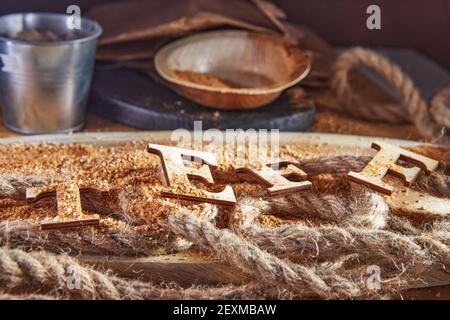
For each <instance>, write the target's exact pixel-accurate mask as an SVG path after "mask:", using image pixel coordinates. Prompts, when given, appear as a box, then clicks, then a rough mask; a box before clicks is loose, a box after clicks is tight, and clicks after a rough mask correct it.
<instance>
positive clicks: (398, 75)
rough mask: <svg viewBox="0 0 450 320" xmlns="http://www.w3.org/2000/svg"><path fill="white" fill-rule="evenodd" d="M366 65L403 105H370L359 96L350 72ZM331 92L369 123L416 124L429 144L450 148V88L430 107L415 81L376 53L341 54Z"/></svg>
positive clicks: (431, 103)
mask: <svg viewBox="0 0 450 320" xmlns="http://www.w3.org/2000/svg"><path fill="white" fill-rule="evenodd" d="M359 64H364V65H366V66H368V67H370V68H372V69H373V70H375V71H376V72H377V73H379V74H380V75H381V76H383V78H384V79H385V80H386V81H387V82H388V83H389V84H390V85H391V86H392V87H393V88H394V90H395V91H396V92H397V94H398V96H399V98H400V105H396V104H377V103H373V102H370V101H366V100H365V99H363V98H362V97H360V96H359V95H358V93H357V92H355V91H354V90H353V89H352V87H351V85H350V81H349V72H350V71H351V70H352V69H353V68H355V67H356V66H357V65H359ZM330 84H331V88H332V90H333V91H334V92H335V94H336V96H337V98H338V101H339V102H340V107H342V108H343V110H344V111H346V112H348V113H350V114H352V115H354V116H357V117H361V118H364V119H368V120H380V121H384V122H389V123H402V122H405V121H411V122H413V123H414V124H415V125H416V127H417V129H418V131H419V132H420V134H421V135H422V136H423V137H424V138H425V139H428V140H432V141H434V142H439V143H442V144H446V145H448V144H450V136H449V135H448V133H446V130H448V129H450V120H449V119H450V108H449V107H447V105H448V104H449V103H450V87H448V88H446V89H444V90H442V91H440V92H439V93H437V94H436V95H435V97H434V98H433V99H432V100H431V102H430V103H427V102H426V101H425V100H424V99H423V98H422V96H421V94H420V92H419V90H418V89H417V88H416V87H415V86H414V83H413V82H412V80H411V78H410V77H409V76H408V75H407V74H405V73H404V72H403V71H402V70H401V69H400V68H399V67H398V66H397V65H395V64H393V63H392V62H390V61H389V60H388V59H386V58H385V57H383V56H382V55H380V54H378V53H375V52H374V51H370V50H366V49H362V48H354V49H351V50H349V51H347V52H345V53H343V54H341V55H340V56H339V57H338V59H337V60H336V62H335V63H334V65H333V69H332V76H331V82H330Z"/></svg>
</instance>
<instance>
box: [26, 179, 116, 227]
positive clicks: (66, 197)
mask: <svg viewBox="0 0 450 320" xmlns="http://www.w3.org/2000/svg"><path fill="white" fill-rule="evenodd" d="M92 191H94V192H100V193H102V194H105V193H108V188H107V186H106V184H104V185H102V186H97V187H93V186H91V185H89V186H80V187H79V186H78V184H77V183H74V182H71V181H58V182H54V183H53V184H50V185H47V186H43V187H39V188H28V189H27V190H26V200H27V202H36V201H39V200H41V199H44V198H48V197H53V196H55V195H56V201H57V205H58V217H57V219H56V220H55V221H45V222H44V221H43V222H41V229H42V230H46V231H48V230H62V229H73V228H80V227H87V226H98V225H99V224H100V219H99V217H98V215H85V214H83V211H82V208H81V199H80V192H92Z"/></svg>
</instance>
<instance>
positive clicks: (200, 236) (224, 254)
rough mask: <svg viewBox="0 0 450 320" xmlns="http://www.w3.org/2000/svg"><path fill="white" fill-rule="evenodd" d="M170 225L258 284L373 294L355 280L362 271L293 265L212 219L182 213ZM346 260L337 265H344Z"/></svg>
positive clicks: (301, 291)
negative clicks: (221, 226)
mask: <svg viewBox="0 0 450 320" xmlns="http://www.w3.org/2000/svg"><path fill="white" fill-rule="evenodd" d="M210 216H211V215H210ZM168 224H169V226H170V228H171V229H172V230H173V231H174V232H175V233H176V234H178V235H180V236H183V237H185V238H186V239H188V240H189V241H192V242H193V243H194V244H196V245H198V246H200V247H201V248H203V249H206V250H210V251H212V252H213V253H214V255H215V256H216V257H218V258H220V259H222V260H224V261H227V262H228V263H229V264H230V265H233V266H235V267H238V268H239V269H240V270H241V271H242V272H244V273H246V274H248V275H249V276H251V277H253V278H254V279H255V280H256V281H257V282H258V283H265V284H268V285H273V286H275V287H278V288H284V289H285V290H288V291H290V292H292V293H293V295H295V296H297V297H321V298H343V297H358V296H367V295H368V294H370V293H368V292H367V291H366V290H365V288H364V286H363V285H361V284H360V283H357V282H356V281H354V280H353V279H355V278H358V277H360V275H361V271H360V270H353V272H352V271H345V270H340V273H339V274H338V273H337V272H336V270H335V269H333V268H330V267H329V263H327V264H319V265H316V264H313V265H310V266H308V265H301V264H293V263H291V262H290V261H287V260H282V259H280V258H277V257H276V256H274V255H272V254H270V253H268V252H267V251H264V250H262V249H260V248H259V247H258V246H256V245H254V244H252V243H251V242H248V241H246V240H244V239H243V238H242V237H239V236H238V235H237V234H235V233H233V232H231V231H230V230H227V229H219V228H217V227H216V226H215V225H214V224H213V223H212V221H211V218H205V217H198V216H193V215H190V214H188V213H184V214H183V213H179V214H175V215H171V216H169V218H168ZM342 263H343V262H340V263H337V265H339V266H342ZM397 285H398V286H400V283H399V282H397ZM386 289H387V288H386Z"/></svg>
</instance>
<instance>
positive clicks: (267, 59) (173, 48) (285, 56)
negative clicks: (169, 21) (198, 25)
mask: <svg viewBox="0 0 450 320" xmlns="http://www.w3.org/2000/svg"><path fill="white" fill-rule="evenodd" d="M155 66H156V70H157V72H158V73H159V75H160V76H161V77H162V78H163V79H165V80H166V81H168V82H169V84H171V86H172V87H173V88H174V89H175V90H176V91H177V92H178V93H179V94H181V95H183V96H185V97H186V98H188V99H190V100H193V101H195V102H197V103H199V104H201V105H204V106H207V107H213V108H218V109H223V110H233V109H234V110H236V109H253V108H258V107H261V106H263V105H266V104H268V103H270V102H272V101H273V100H275V99H276V98H277V97H278V96H279V95H280V94H281V93H282V91H283V90H284V89H286V88H289V87H291V86H293V85H295V84H297V83H298V82H300V81H301V80H302V79H303V78H305V77H306V75H307V74H308V72H309V70H310V67H311V59H310V57H309V56H308V55H307V54H305V53H304V52H303V51H302V50H301V49H300V48H299V47H297V46H296V45H294V44H292V43H290V42H288V41H287V40H284V39H282V38H280V37H276V36H272V35H268V34H262V33H255V32H249V31H213V32H206V33H201V34H197V35H193V36H189V37H186V38H183V39H180V40H177V41H174V42H172V43H170V44H168V45H166V46H164V47H163V48H162V49H160V50H159V51H158V53H157V54H156V56H155Z"/></svg>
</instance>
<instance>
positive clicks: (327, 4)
mask: <svg viewBox="0 0 450 320" xmlns="http://www.w3.org/2000/svg"><path fill="white" fill-rule="evenodd" d="M120 1H122V2H126V1H127V0H58V1H54V0H1V1H0V14H5V13H10V12H24V11H54V12H60V13H63V12H65V11H66V8H67V7H68V6H69V5H71V4H76V5H78V6H80V8H81V10H82V13H85V12H87V11H88V10H89V9H90V8H91V7H92V6H94V5H96V4H101V3H109V2H120ZM148 1H149V2H166V1H164V0H148ZM273 2H274V3H275V4H277V5H278V6H279V7H280V8H281V9H283V10H284V11H285V12H286V13H287V15H288V19H289V20H290V21H292V22H294V23H297V24H304V25H307V26H308V27H310V28H311V29H313V30H314V31H315V32H316V33H317V34H319V35H320V36H321V37H322V38H323V39H324V40H326V41H327V42H329V43H330V44H332V45H335V46H352V45H356V44H357V45H362V46H370V47H373V46H383V47H397V48H412V49H416V50H418V51H419V52H421V53H423V54H425V55H427V56H428V57H430V58H432V59H433V60H435V61H436V62H438V63H439V64H441V65H445V66H446V67H447V68H450V0H428V1H423V0H396V1H392V0H358V1H355V0H320V1H311V0H274V1H273ZM372 4H375V5H379V6H380V7H382V29H381V30H377V31H376V32H372V31H370V30H368V29H367V28H361V27H359V26H364V25H365V21H366V18H367V16H366V15H365V14H362V13H364V12H365V11H366V8H367V7H368V6H369V5H372Z"/></svg>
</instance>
